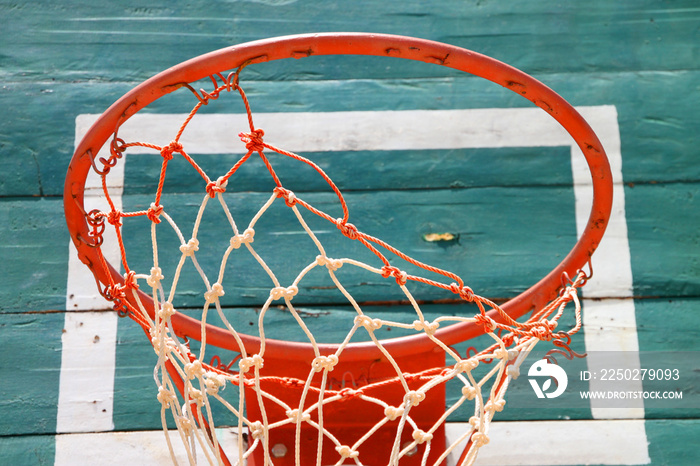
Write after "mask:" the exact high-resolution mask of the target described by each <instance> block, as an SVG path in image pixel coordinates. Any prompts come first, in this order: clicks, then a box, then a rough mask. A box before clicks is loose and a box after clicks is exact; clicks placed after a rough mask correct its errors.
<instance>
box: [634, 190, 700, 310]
mask: <svg viewBox="0 0 700 466" xmlns="http://www.w3.org/2000/svg"><path fill="white" fill-rule="evenodd" d="M625 199H626V202H627V219H628V226H629V230H630V233H629V238H630V251H631V253H632V271H633V273H634V289H635V295H636V296H652V297H655V296H663V297H697V296H698V295H699V294H700V247H699V246H700V232H699V230H698V215H697V213H698V211H700V210H699V209H700V206H699V201H700V185H698V184H697V183H661V184H656V183H650V184H637V185H634V186H628V187H627V188H626V189H625Z"/></svg>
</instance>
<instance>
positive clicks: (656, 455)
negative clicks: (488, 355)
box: [0, 419, 700, 466]
mask: <svg viewBox="0 0 700 466" xmlns="http://www.w3.org/2000/svg"><path fill="white" fill-rule="evenodd" d="M625 422H629V421H589V424H590V427H591V428H593V429H595V433H590V431H589V436H588V437H584V438H582V437H581V436H580V435H565V433H568V432H571V433H574V432H573V431H572V429H569V430H567V427H566V423H564V426H562V427H558V426H557V425H553V428H554V432H553V433H552V435H553V436H554V439H556V442H555V443H557V444H563V445H562V447H563V448H565V445H569V442H571V447H572V448H576V445H581V444H585V445H587V446H588V448H589V449H593V450H595V451H596V452H598V451H600V452H601V453H603V452H604V451H605V450H602V449H599V448H597V447H596V446H597V445H600V441H601V437H600V429H599V428H596V427H597V426H598V425H601V424H602V423H609V424H610V428H612V429H613V430H612V431H611V433H612V434H613V435H614V434H616V433H618V432H619V433H624V432H625V429H623V427H622V426H623V423H625ZM573 424H574V423H572V426H573ZM519 426H520V428H522V431H523V432H528V428H529V427H530V426H532V423H527V422H525V423H520V424H519ZM497 427H499V428H501V427H502V428H504V429H508V430H511V432H518V431H519V430H518V424H517V423H498V424H497ZM644 430H645V432H646V436H647V439H648V441H649V459H650V464H653V465H655V466H676V465H685V464H687V465H690V464H695V463H697V461H699V460H700V457H699V456H698V453H697V452H696V451H695V449H694V448H693V446H694V445H695V441H696V439H697V437H698V435H700V421H698V420H673V419H662V420H647V421H644ZM159 435H160V436H162V435H163V434H162V432H133V433H130V434H129V433H126V432H123V433H115V434H92V436H90V435H88V436H84V437H80V438H79V437H74V436H71V435H63V436H62V438H65V439H66V440H70V439H73V438H74V439H75V441H77V443H78V445H80V447H81V448H80V449H75V450H72V451H73V453H74V454H76V455H83V454H85V455H90V454H91V452H94V451H96V450H97V448H99V451H100V452H101V455H100V462H101V464H104V465H109V464H115V465H116V464H124V461H123V460H124V458H125V457H126V455H128V454H129V452H130V451H134V450H137V448H138V447H137V446H135V445H134V444H141V445H143V446H145V445H148V444H150V439H151V438H154V439H155V438H160V437H158V436H159ZM98 437H99V438H104V439H105V440H99V439H98ZM108 437H113V438H114V440H113V441H109V439H108ZM139 439H144V440H146V441H145V442H139ZM537 440H538V441H546V442H549V443H550V444H551V442H552V441H553V440H552V438H551V437H547V438H542V437H540V438H539V439H537ZM107 443H109V445H110V446H109V447H107V448H105V445H106V444H107ZM537 445H539V443H533V444H532V445H531V447H532V449H533V450H534V451H533V452H532V453H530V454H528V455H525V454H524V453H523V452H522V451H517V452H514V454H513V455H512V459H511V461H512V462H508V463H505V462H501V463H498V464H501V465H515V464H518V463H516V462H515V460H516V459H522V458H523V457H527V458H531V459H533V460H535V461H537V460H538V458H541V456H539V455H540V451H547V450H548V448H549V446H547V447H546V446H544V445H542V446H541V447H540V448H541V450H538V447H537ZM158 446H159V447H164V445H163V444H159V445H158ZM488 449H490V450H491V451H493V450H495V448H494V445H491V444H489V446H487V447H485V449H484V455H483V456H484V461H486V460H487V458H486V457H487V456H488V455H487V450H488ZM510 450H512V449H510ZM572 453H573V452H572V450H568V451H567V455H571V454H572ZM607 453H608V454H609V455H620V457H621V459H619V460H618V461H617V462H608V461H606V462H603V463H600V462H598V463H596V464H606V465H612V464H640V463H639V462H637V463H635V462H630V461H631V457H630V456H628V453H629V455H636V454H637V453H638V450H632V451H629V452H626V451H625V450H623V449H622V446H621V445H620V444H618V445H613V446H611V448H610V449H608V450H607ZM54 454H55V452H54V436H53V435H33V436H13V437H0V456H2V458H3V459H4V460H5V461H7V462H8V464H35V465H53V464H54ZM140 454H141V455H143V454H145V451H144V450H140ZM152 454H153V455H155V452H152ZM593 454H594V453H592V452H590V451H588V452H583V453H582V454H581V455H582V456H581V458H580V459H579V461H578V462H573V463H563V462H559V463H557V464H559V465H560V466H577V465H583V464H591V463H590V461H589V460H590V458H591V455H593ZM77 458H79V457H77V456H74V457H73V459H74V460H76V461H77ZM141 458H142V459H143V458H145V457H144V456H141ZM109 461H113V463H110V462H109ZM500 461H503V458H501V460H500ZM73 464H75V463H73ZM150 464H163V465H167V464H170V460H169V459H167V457H166V459H165V460H164V461H163V462H162V463H150ZM536 464H542V463H541V461H540V462H539V463H536Z"/></svg>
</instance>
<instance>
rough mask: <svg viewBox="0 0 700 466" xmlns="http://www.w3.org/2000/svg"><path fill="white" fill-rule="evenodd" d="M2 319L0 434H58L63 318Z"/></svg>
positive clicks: (37, 315) (4, 316)
mask: <svg viewBox="0 0 700 466" xmlns="http://www.w3.org/2000/svg"><path fill="white" fill-rule="evenodd" d="M1 317H2V319H1V320H0V351H1V352H2V354H3V355H4V356H3V358H2V361H0V374H2V377H0V391H1V392H2V393H3V397H2V399H0V412H2V413H3V415H2V416H0V436H21V435H24V434H38V433H54V432H55V430H56V404H57V402H58V391H57V388H58V378H59V370H60V367H61V352H60V351H61V330H62V328H63V314H62V313H27V314H2V316H1ZM20 443H21V442H20ZM0 457H3V458H4V455H0Z"/></svg>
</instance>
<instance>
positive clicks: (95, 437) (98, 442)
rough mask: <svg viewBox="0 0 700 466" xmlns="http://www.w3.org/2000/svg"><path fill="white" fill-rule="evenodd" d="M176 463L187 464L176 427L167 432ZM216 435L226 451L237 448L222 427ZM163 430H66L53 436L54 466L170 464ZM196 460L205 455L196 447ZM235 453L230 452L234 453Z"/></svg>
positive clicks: (201, 462)
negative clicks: (86, 431) (83, 432)
mask: <svg viewBox="0 0 700 466" xmlns="http://www.w3.org/2000/svg"><path fill="white" fill-rule="evenodd" d="M169 435H170V439H171V443H172V445H173V450H174V452H175V459H176V460H177V464H182V465H184V464H189V461H188V459H187V454H186V453H185V449H184V447H183V446H182V441H181V440H180V436H179V435H178V433H177V431H171V432H169ZM216 436H217V437H218V438H219V441H220V442H222V443H223V445H225V449H226V451H227V452H234V451H235V452H237V451H238V450H237V448H236V446H237V445H238V440H237V437H236V435H235V434H233V433H231V432H230V431H229V430H226V429H217V432H216ZM166 445H167V443H166V440H165V437H164V433H163V431H161V430H158V431H147V432H109V433H99V434H69V435H66V434H64V435H57V436H56V459H55V462H54V465H55V466H83V465H84V466H93V465H100V466H124V465H152V466H157V465H163V466H166V465H172V464H173V461H172V459H171V458H170V452H169V451H168V448H167V446H166ZM198 453H199V454H198V455H197V458H198V459H199V460H200V464H206V463H207V462H206V457H205V456H204V454H203V453H202V451H201V450H198ZM236 454H237V453H232V455H233V456H234V457H235V455H236Z"/></svg>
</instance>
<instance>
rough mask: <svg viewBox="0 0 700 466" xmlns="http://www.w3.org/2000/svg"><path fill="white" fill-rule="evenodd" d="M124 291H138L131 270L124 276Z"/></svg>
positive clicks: (134, 273) (133, 273)
mask: <svg viewBox="0 0 700 466" xmlns="http://www.w3.org/2000/svg"><path fill="white" fill-rule="evenodd" d="M124 289H125V290H129V289H131V290H138V289H139V284H138V283H137V282H136V272H134V271H133V270H130V271H128V272H127V273H125V274H124Z"/></svg>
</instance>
